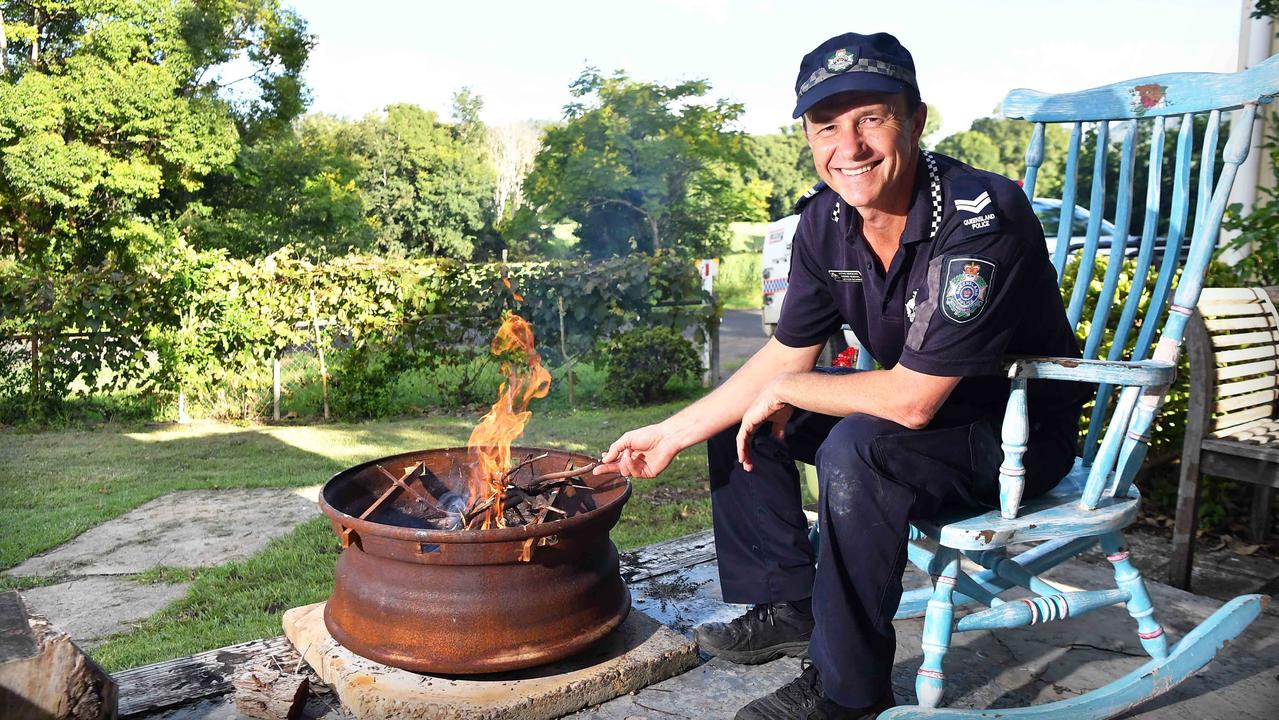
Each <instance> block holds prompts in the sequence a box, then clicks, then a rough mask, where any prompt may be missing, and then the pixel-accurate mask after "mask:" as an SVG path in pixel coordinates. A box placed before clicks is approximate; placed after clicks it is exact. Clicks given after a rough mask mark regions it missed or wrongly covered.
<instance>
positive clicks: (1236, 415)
mask: <svg viewBox="0 0 1279 720" xmlns="http://www.w3.org/2000/svg"><path fill="white" fill-rule="evenodd" d="M1268 417H1270V408H1268V407H1265V406H1262V407H1255V408H1249V409H1247V410H1240V411H1238V412H1232V413H1229V414H1227V415H1222V416H1221V417H1219V418H1216V419H1215V420H1213V423H1212V428H1213V435H1216V434H1217V432H1218V431H1220V430H1222V429H1224V428H1232V427H1234V426H1236V425H1242V424H1244V423H1246V422H1248V421H1249V420H1260V419H1262V418H1268Z"/></svg>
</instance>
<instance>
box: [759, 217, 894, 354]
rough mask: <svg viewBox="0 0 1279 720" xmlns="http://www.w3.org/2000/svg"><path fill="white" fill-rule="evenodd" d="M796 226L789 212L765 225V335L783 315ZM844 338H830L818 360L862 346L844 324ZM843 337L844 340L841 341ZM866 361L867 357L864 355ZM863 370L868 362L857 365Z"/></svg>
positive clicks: (762, 273) (795, 219)
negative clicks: (783, 303)
mask: <svg viewBox="0 0 1279 720" xmlns="http://www.w3.org/2000/svg"><path fill="white" fill-rule="evenodd" d="M797 227H799V215H788V216H786V217H784V218H782V219H781V220H777V221H774V222H771V223H769V224H768V229H767V230H765V232H764V257H763V262H762V263H761V264H762V265H763V268H762V270H761V272H760V275H761V276H762V280H763V283H764V312H763V316H762V317H763V323H764V334H765V335H766V336H768V337H772V336H773V329H774V328H776V327H777V322H778V321H779V320H781V317H782V301H783V300H785V299H786V286H787V278H788V277H789V276H790V256H791V245H792V241H793V240H794V238H795V228H797ZM843 331H844V332H843V337H842V338H841V337H840V336H839V334H838V333H837V334H836V335H835V337H832V338H831V342H830V343H829V344H828V345H827V348H826V349H825V350H823V354H822V358H821V360H819V363H821V364H825V363H829V362H830V359H831V358H832V357H834V356H835V355H837V354H839V352H840V351H841V350H843V349H844V348H846V347H848V346H850V345H852V346H855V347H857V348H858V350H859V351H860V350H861V348H862V345H861V343H860V342H858V340H857V336H856V335H854V334H853V331H852V330H851V329H850V328H849V327H848V326H847V325H844V326H843ZM840 340H843V342H840ZM867 360H869V357H867ZM860 367H862V369H866V368H867V367H869V365H863V366H860Z"/></svg>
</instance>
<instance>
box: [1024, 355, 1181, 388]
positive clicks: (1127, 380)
mask: <svg viewBox="0 0 1279 720" xmlns="http://www.w3.org/2000/svg"><path fill="white" fill-rule="evenodd" d="M1003 368H1004V373H1005V375H1006V376H1007V377H1008V378H1009V379H1010V380H1072V381H1075V382H1090V383H1109V384H1111V385H1138V386H1143V387H1144V386H1150V385H1171V384H1172V381H1173V380H1175V379H1176V378H1177V367H1176V366H1175V365H1173V364H1172V363H1167V362H1160V361H1157V360H1138V361H1133V362H1120V361H1116V360H1081V359H1079V358H1066V357H1010V358H1008V359H1007V361H1006V362H1005V363H1004V365H1003Z"/></svg>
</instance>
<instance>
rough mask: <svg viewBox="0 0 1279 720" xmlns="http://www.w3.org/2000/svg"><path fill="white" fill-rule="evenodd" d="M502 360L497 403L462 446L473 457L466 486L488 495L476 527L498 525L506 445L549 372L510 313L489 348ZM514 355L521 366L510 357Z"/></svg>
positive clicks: (544, 389) (547, 385)
mask: <svg viewBox="0 0 1279 720" xmlns="http://www.w3.org/2000/svg"><path fill="white" fill-rule="evenodd" d="M490 350H491V352H492V353H493V355H494V356H497V357H501V358H504V360H503V362H502V374H503V375H505V376H506V382H504V383H502V387H501V389H500V390H498V398H497V402H495V403H493V407H492V408H491V409H489V411H488V413H487V414H486V415H485V416H484V417H482V418H480V422H479V424H478V425H476V426H475V429H474V430H472V431H471V439H470V440H469V441H467V443H466V447H467V449H468V450H469V452H470V454H471V456H472V457H473V459H474V463H473V464H472V469H471V490H472V493H473V494H474V495H475V496H477V497H485V498H487V497H489V496H494V502H493V505H492V507H491V508H490V509H489V511H488V513H487V515H486V516H485V518H484V523H483V525H482V527H484V528H488V527H493V526H497V527H502V526H503V525H505V524H506V523H505V521H504V520H503V516H502V510H503V508H502V498H503V495H504V493H505V492H506V470H507V468H509V467H510V466H511V443H512V442H513V441H514V440H515V439H516V438H518V437H519V436H520V435H521V434H523V433H524V426H525V425H527V424H528V421H529V418H531V417H532V416H533V413H532V412H530V411H529V409H528V404H529V402H530V401H532V400H533V399H534V398H540V397H546V394H547V393H548V392H550V389H551V373H550V372H549V371H548V370H547V369H546V368H545V367H543V366H542V357H541V356H540V355H538V354H537V350H536V349H535V348H534V346H533V326H531V325H529V324H528V322H527V321H526V320H524V318H522V317H520V316H519V315H516V314H514V313H510V314H508V315H507V316H506V317H505V318H503V320H502V326H501V327H499V328H498V330H497V335H495V336H494V337H493V344H492V346H491V348H490ZM515 359H518V360H519V361H520V362H522V363H525V364H526V367H525V366H521V365H516V364H514V363H513V362H512V361H513V360H515Z"/></svg>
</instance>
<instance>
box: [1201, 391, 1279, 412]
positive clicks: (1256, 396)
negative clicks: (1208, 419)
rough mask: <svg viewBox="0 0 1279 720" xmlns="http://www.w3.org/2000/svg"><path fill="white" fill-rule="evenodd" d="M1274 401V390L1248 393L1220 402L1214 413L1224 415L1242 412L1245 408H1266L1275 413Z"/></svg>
mask: <svg viewBox="0 0 1279 720" xmlns="http://www.w3.org/2000/svg"><path fill="white" fill-rule="evenodd" d="M1274 400H1275V391H1274V390H1262V391H1261V392H1254V393H1248V394H1247V395H1240V396H1238V397H1232V398H1226V399H1224V400H1218V401H1217V404H1216V407H1214V408H1213V410H1214V412H1217V413H1219V414H1223V415H1224V414H1226V413H1231V412H1234V411H1236V410H1242V409H1243V408H1250V407H1255V406H1264V407H1266V408H1268V409H1270V410H1271V411H1273V409H1274Z"/></svg>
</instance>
